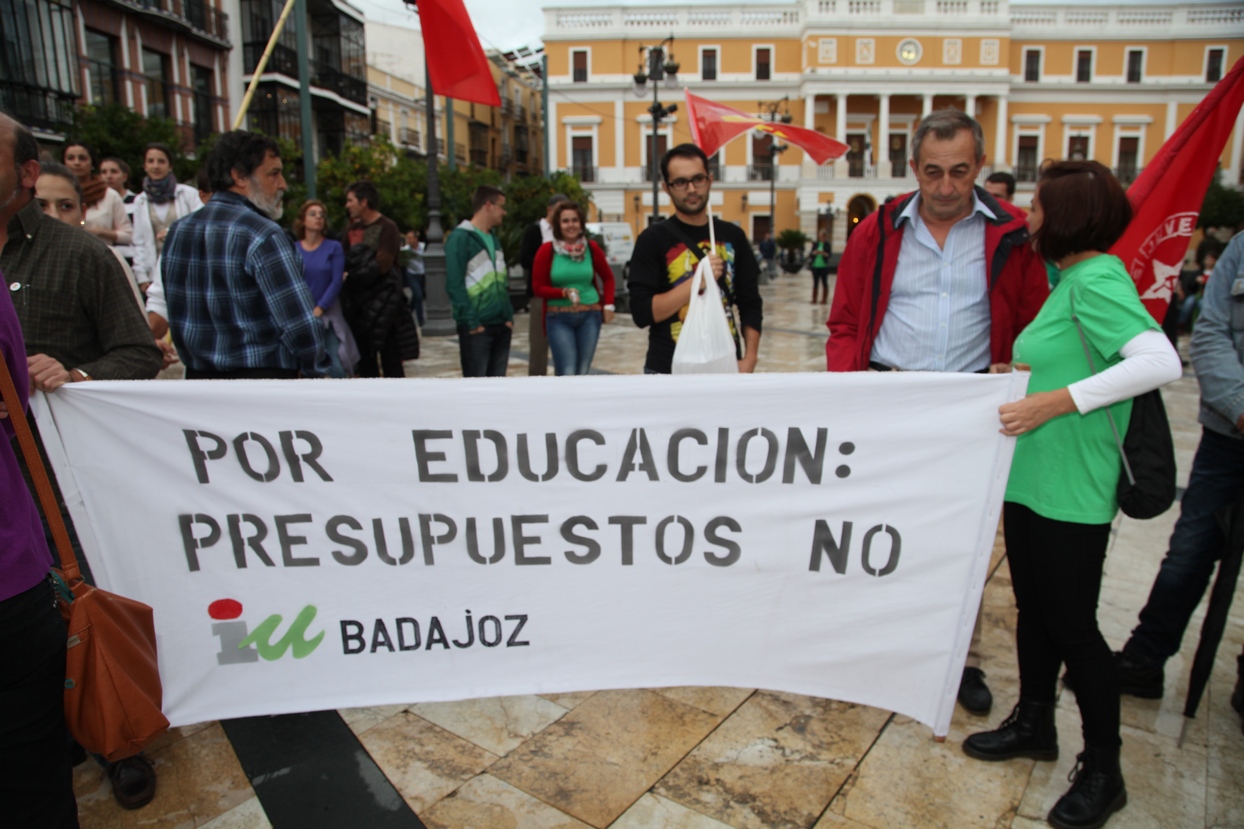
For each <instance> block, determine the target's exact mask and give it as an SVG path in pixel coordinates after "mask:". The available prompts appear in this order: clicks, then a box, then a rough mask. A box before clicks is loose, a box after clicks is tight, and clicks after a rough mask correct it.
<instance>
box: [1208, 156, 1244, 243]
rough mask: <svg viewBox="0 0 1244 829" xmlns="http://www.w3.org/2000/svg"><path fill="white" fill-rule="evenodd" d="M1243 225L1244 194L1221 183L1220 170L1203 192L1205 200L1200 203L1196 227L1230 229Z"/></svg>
mask: <svg viewBox="0 0 1244 829" xmlns="http://www.w3.org/2000/svg"><path fill="white" fill-rule="evenodd" d="M1242 225H1244V193H1241V192H1240V191H1239V190H1237V189H1235V188H1233V187H1227V186H1226V185H1224V184H1223V183H1222V171H1221V170H1220V171H1219V172H1218V173H1217V174H1216V175H1215V176H1214V180H1213V181H1212V182H1210V185H1209V189H1208V190H1206V191H1205V200H1204V201H1203V202H1202V203H1201V215H1200V218H1199V219H1197V227H1229V228H1232V229H1235V228H1239V227H1240V226H1242Z"/></svg>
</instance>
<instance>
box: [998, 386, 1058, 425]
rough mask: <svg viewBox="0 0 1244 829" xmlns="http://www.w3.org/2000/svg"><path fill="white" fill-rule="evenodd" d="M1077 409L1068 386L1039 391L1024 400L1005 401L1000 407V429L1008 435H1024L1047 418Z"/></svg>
mask: <svg viewBox="0 0 1244 829" xmlns="http://www.w3.org/2000/svg"><path fill="white" fill-rule="evenodd" d="M1074 411H1076V403H1075V401H1074V400H1072V398H1071V392H1070V391H1068V390H1067V388H1066V387H1063V388H1061V389H1058V390H1057V391H1039V392H1034V393H1033V394H1030V395H1028V396H1027V397H1025V398H1024V399H1023V400H1016V401H1014V402H1011V403H1004V404H1002V406H1001V407H999V409H998V417H999V419H1000V420H1001V421H1002V428H1001V429H1000V430H999V431H1001V432H1002V434H1004V435H1007V436H1008V437H1015V436H1016V435H1022V434H1023V433H1025V432H1031V431H1032V430H1033V429H1036V428H1038V427H1039V426H1041V425H1042V424H1044V423H1045V422H1046V421H1047V420H1051V419H1053V418H1055V417H1058V416H1059V415H1064V414H1069V413H1071V412H1074Z"/></svg>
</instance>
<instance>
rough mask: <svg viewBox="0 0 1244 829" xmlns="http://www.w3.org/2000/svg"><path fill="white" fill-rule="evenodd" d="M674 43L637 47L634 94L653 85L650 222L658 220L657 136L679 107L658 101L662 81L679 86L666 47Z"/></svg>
mask: <svg viewBox="0 0 1244 829" xmlns="http://www.w3.org/2000/svg"><path fill="white" fill-rule="evenodd" d="M673 43H674V36H673V35H670V36H669V37H667V38H666V39H665V40H663V41H661V42H660V43H658V44H657V45H656V46H640V47H639V69H638V70H637V71H636V72H635V75H634V79H635V94H636V95H646V94H647V92H648V90H647V88H646V87H647V85H648V82H649V81H651V82H652V106H650V107H649V108H648V112H649V113H651V115H652V143H651V144H650V145H649V151H648V174H649V175H650V176H651V177H652V221H653V222H656V221H657V220H658V219H660V218H661V205H660V192H661V191H660V187H659V186H658V185H659V183H660V176H659V173H658V171H659V170H660V164H661V159H659V158H657V138H658V136H659V135H660V130H661V121H662V120H664V119H665V116H667V115H672V114H673V113H674V112H675V111H677V110H678V104H670V105H669V106H662V105H661V100H660V87H661V81H665V82H666V83H667V84H668V85H669V86H670V87H671V88H673V87H674V86H675V85H676V84H677V83H678V78H677V75H678V61H676V60H674V53H673V52H672V51H671V52H669V53H668V54H667V52H666V47H667V46H668V47H672V46H673ZM645 67H646V68H647V69H646V71H645Z"/></svg>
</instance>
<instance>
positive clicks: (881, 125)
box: [873, 92, 890, 178]
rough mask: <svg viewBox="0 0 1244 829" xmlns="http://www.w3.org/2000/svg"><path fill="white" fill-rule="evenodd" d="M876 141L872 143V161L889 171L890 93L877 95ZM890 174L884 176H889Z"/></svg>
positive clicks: (879, 168) (878, 166)
mask: <svg viewBox="0 0 1244 829" xmlns="http://www.w3.org/2000/svg"><path fill="white" fill-rule="evenodd" d="M877 97H878V99H879V106H878V108H877V143H875V144H873V147H874V148H875V149H874V150H873V163H874V164H875V165H877V169H878V170H885V171H886V172H887V173H888V172H890V170H889V164H890V93H888V92H883V93H882V94H881V95H879V96H877ZM889 177H890V176H888V175H887V176H886V178H889Z"/></svg>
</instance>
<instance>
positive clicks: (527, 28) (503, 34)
mask: <svg viewBox="0 0 1244 829" xmlns="http://www.w3.org/2000/svg"><path fill="white" fill-rule="evenodd" d="M349 2H350V3H351V4H352V5H354V6H356V7H358V8H359V9H361V10H362V11H363V14H365V15H366V16H367V17H368V18H369V19H372V20H378V21H380V22H382V23H394V24H397V25H409V26H411V27H413V28H418V25H419V16H418V15H417V14H415V13H414V12H411V11H407V7H406V4H405V3H403V2H402V0H349ZM465 2H466V8H467V12H468V13H470V15H471V20H472V22H474V24H475V30H476V31H477V32H478V33H479V36H480V42H481V43H483V45H484V48H485V49H487V48H490V47H491V48H497V49H501V50H502V51H508V50H510V49H514V48H517V47H519V46H530V47H531V48H532V49H535V48H537V47H538V46H539V45H540V36H541V35H542V34H543V33H544V13H543V12H542V11H541V8H542V7H544V6H549V7H556V6H617V5H626V6H630V7H634V6H688V5H721V3H720V2H719V0H709V2H707V3H704V2H698V3H697V2H687V0H673V2H671V0H626V2H624V3H619V2H616V0H584V2H569V1H568V0H560V2H559V1H558V0H465ZM772 2H775V0H748V5H753V6H754V5H768V4H770V3H772ZM776 2H778V3H780V4H782V5H786V4H787V3H789V0H776ZM1050 3H1058V4H1067V0H1024V2H1016V0H1011V5H1013V6H1019V5H1037V4H1043V5H1048V4H1050ZM1138 3H1143V4H1144V5H1156V4H1161V5H1171V3H1169V2H1168V0H1075V3H1074V5H1078V6H1106V5H1120V6H1122V5H1137V4H1138Z"/></svg>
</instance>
